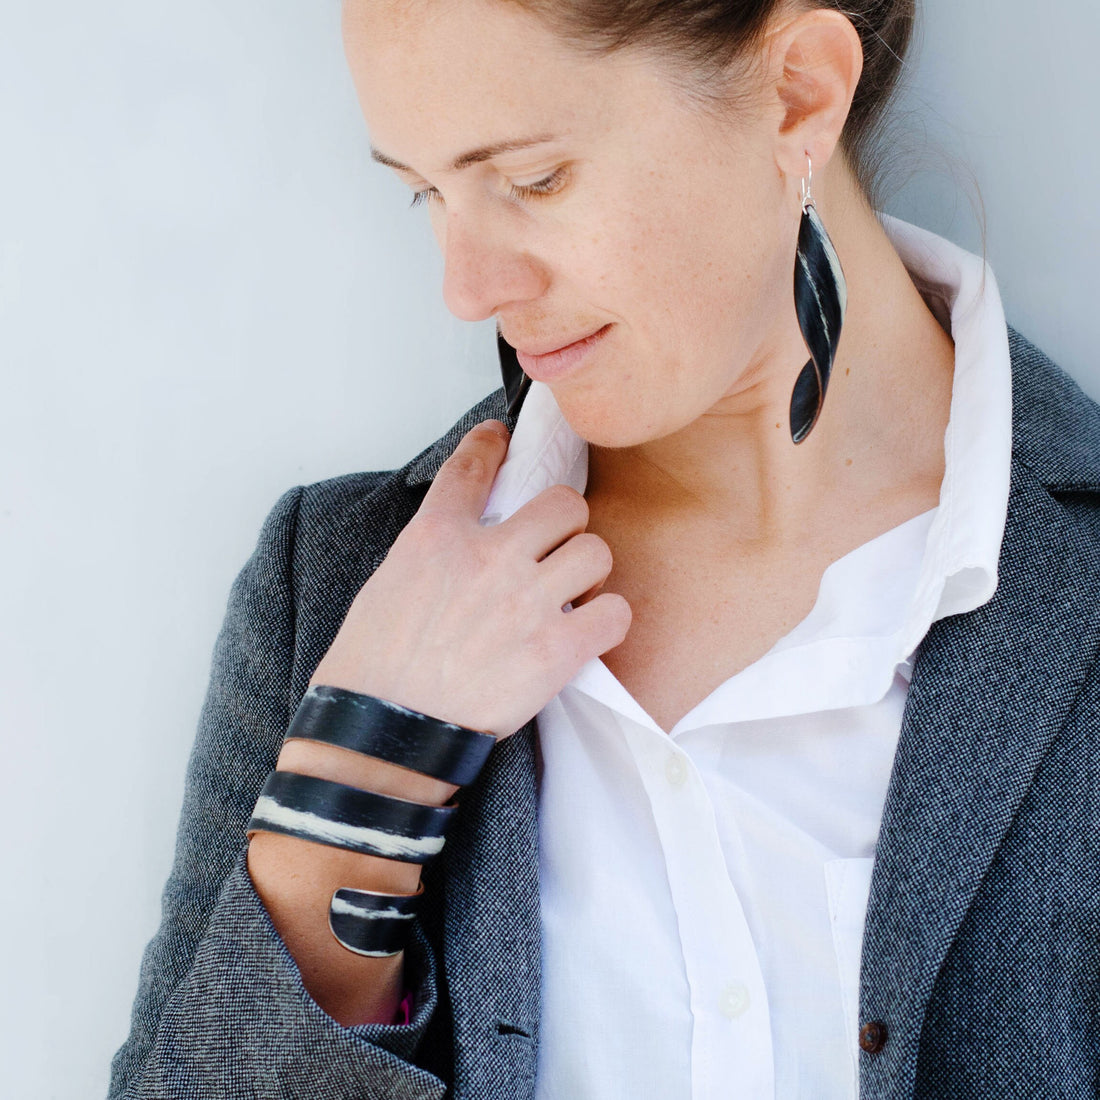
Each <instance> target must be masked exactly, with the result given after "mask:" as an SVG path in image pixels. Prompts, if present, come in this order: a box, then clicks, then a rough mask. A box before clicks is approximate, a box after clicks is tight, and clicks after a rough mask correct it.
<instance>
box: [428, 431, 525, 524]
mask: <svg viewBox="0 0 1100 1100" xmlns="http://www.w3.org/2000/svg"><path fill="white" fill-rule="evenodd" d="M509 438H510V436H509V434H508V429H507V428H506V427H505V426H504V425H503V424H502V423H501V422H500V421H499V420H486V421H485V422H484V423H483V424H478V425H477V427H475V428H471V429H470V430H469V431H468V432H467V433H466V434H465V435H464V436H463V437H462V439H461V441H460V442H459V444H458V446H457V447H456V448H455V449H454V452H453V453H452V454H451V457H450V458H448V459H447V461H446V462H444V463H443V465H442V466H441V467H440V469H439V473H438V474H436V475H435V479H434V480H433V481H432V483H431V485H430V486H429V487H428V492H427V495H426V496H425V497H424V503H423V504H422V505H421V506H420V507H421V511H424V510H427V511H434V512H448V513H451V514H452V515H461V516H470V517H472V518H473V519H475V520H476V519H479V518H480V517H481V513H482V512H483V511H484V510H485V502H486V501H487V500H488V499H489V490H490V489H492V487H493V479H494V478H495V477H496V474H497V470H499V469H500V464H501V463H502V462H503V461H504V456H505V455H506V454H507V453H508V440H509Z"/></svg>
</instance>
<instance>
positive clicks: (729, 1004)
mask: <svg viewBox="0 0 1100 1100" xmlns="http://www.w3.org/2000/svg"><path fill="white" fill-rule="evenodd" d="M721 1009H722V1015H723V1016H725V1017H726V1019H727V1020H736V1019H737V1017H738V1016H743V1015H744V1014H745V1013H746V1012H747V1011H748V1010H749V991H748V990H747V989H746V988H745V987H744V986H743V985H741V984H740V983H734V984H733V985H731V986H729V987H727V989H726V991H725V993H723V994H722V1000H721Z"/></svg>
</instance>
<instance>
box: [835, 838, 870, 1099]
mask: <svg viewBox="0 0 1100 1100" xmlns="http://www.w3.org/2000/svg"><path fill="white" fill-rule="evenodd" d="M874 864H875V861H874V860H873V859H830V860H828V861H826V863H825V892H826V895H827V897H828V902H829V924H830V926H831V928H832V932H833V951H834V952H835V953H836V967H837V975H838V977H839V979H840V1000H841V1005H842V1008H843V1012H844V1035H845V1039H846V1040H847V1043H846V1045H847V1048H848V1056H849V1057H850V1058H851V1059H852V1080H853V1081H854V1082H855V1092H854V1093H853V1097H854V1098H858V1095H859V964H860V958H861V955H862V952H863V922H864V920H865V919H866V917H867V899H868V898H869V897H870V896H871V869H872V868H873V867H874Z"/></svg>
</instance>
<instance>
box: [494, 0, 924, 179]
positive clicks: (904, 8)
mask: <svg viewBox="0 0 1100 1100" xmlns="http://www.w3.org/2000/svg"><path fill="white" fill-rule="evenodd" d="M513 2H515V3H518V4H519V5H520V6H521V7H524V8H526V9H527V10H529V11H530V12H531V13H532V14H534V15H536V16H538V17H539V18H540V19H542V20H543V21H544V22H546V23H547V24H548V25H550V26H551V27H553V29H554V30H555V31H557V32H558V33H560V34H561V35H562V36H563V37H564V38H566V39H568V40H570V41H573V42H576V43H578V44H580V45H582V46H583V47H585V48H588V49H595V50H597V51H599V52H604V53H610V52H612V51H614V50H618V49H622V48H624V47H635V48H637V47H642V48H645V49H651V50H653V51H655V52H657V53H658V54H659V55H660V56H663V57H668V58H670V59H673V60H676V59H679V60H682V61H684V62H686V64H687V65H688V67H690V68H693V69H696V70H698V71H699V72H700V73H701V74H706V75H709V76H710V77H711V79H712V81H713V77H714V76H716V75H717V74H718V73H720V72H725V71H726V70H727V68H728V66H729V65H730V64H731V63H733V62H735V61H736V60H738V59H739V58H741V57H747V56H749V55H750V54H752V53H753V52H754V47H756V46H758V45H759V44H760V43H761V42H762V41H763V38H764V35H765V32H766V31H767V29H768V27H769V25H770V23H771V21H772V19H773V18H774V17H775V16H776V15H777V14H778V13H779V12H780V11H781V10H782V9H784V8H785V7H788V6H789V5H790V2H791V0H725V2H722V0H513ZM796 2H797V3H798V4H799V5H800V6H805V7H807V8H810V7H820V8H830V9H833V10H835V11H839V12H840V13H841V14H842V15H844V16H846V17H847V18H848V19H849V20H850V21H851V23H852V25H853V26H854V27H855V29H856V31H857V33H858V34H859V37H860V41H861V43H862V44H863V72H862V75H861V76H860V80H859V85H858V87H857V88H856V91H855V96H854V98H853V100H852V107H851V111H850V113H849V115H848V121H847V123H846V124H845V127H844V132H843V133H842V135H841V139H840V143H841V148H842V149H843V151H844V153H845V155H846V156H847V159H848V163H849V164H850V165H851V167H852V170H853V172H854V173H855V175H856V179H857V180H858V181H859V184H860V186H861V187H862V188H863V190H864V193H865V194H866V195H867V196H868V198H873V195H874V191H875V188H876V183H877V179H878V175H879V168H880V164H879V156H878V150H877V144H878V143H877V138H878V136H879V131H880V128H881V127H882V125H883V124H884V123H885V121H886V118H887V108H888V106H889V104H890V100H891V98H892V96H893V93H894V91H895V89H896V87H897V84H898V78H899V76H900V75H901V70H902V62H903V59H904V57H905V53H906V51H907V49H908V48H909V42H910V39H911V38H912V35H913V25H914V22H915V19H916V0H846V2H842V0H796ZM706 75H704V78H703V80H704V83H705V81H706Z"/></svg>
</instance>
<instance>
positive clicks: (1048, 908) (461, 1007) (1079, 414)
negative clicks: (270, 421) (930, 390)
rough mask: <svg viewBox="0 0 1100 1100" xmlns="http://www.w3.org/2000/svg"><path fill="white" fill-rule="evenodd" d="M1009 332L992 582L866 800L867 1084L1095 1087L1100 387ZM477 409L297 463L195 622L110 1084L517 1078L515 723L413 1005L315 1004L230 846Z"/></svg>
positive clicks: (530, 768)
mask: <svg viewBox="0 0 1100 1100" xmlns="http://www.w3.org/2000/svg"><path fill="white" fill-rule="evenodd" d="M1011 348H1012V361H1013V377H1014V408H1015V411H1014V429H1013V430H1014V446H1013V458H1012V482H1011V494H1010V499H1009V507H1008V521H1007V527H1006V530H1005V537H1004V544H1003V549H1002V554H1001V563H1000V583H999V586H998V589H997V592H996V594H995V596H994V597H993V599H992V600H991V601H990V602H989V603H988V604H986V605H985V606H984V607H982V608H979V609H978V610H977V611H974V612H971V613H969V614H965V615H959V616H955V617H952V618H949V619H945V620H943V621H941V622H939V623H937V624H936V625H935V626H934V627H933V628H932V630H931V631H930V632H929V634H928V636H927V637H926V638H925V640H924V642H923V643H922V645H921V647H920V649H919V651H918V654H917V659H916V664H915V670H914V675H913V680H912V685H911V688H910V692H909V697H908V703H907V706H906V709H905V716H904V721H903V724H902V730H901V739H900V743H899V746H898V750H897V756H896V760H895V764H894V770H893V775H892V777H891V780H890V786H889V793H888V795H887V799H886V807H885V813H884V816H883V820H882V826H881V832H880V835H879V841H878V848H877V854H876V860H875V867H874V876H873V881H872V887H871V899H870V907H869V910H868V914H867V923H866V932H865V936H864V944H863V960H862V988H861V997H860V1002H861V1003H860V1011H861V1014H862V1015H861V1018H862V1019H863V1020H865V1021H872V1020H874V1021H881V1022H883V1023H884V1024H885V1025H886V1028H887V1036H888V1037H887V1041H886V1043H885V1045H884V1046H883V1047H882V1049H881V1050H880V1051H879V1052H877V1053H874V1054H868V1053H862V1054H861V1059H862V1061H861V1067H860V1081H861V1084H860V1095H861V1096H862V1097H865V1098H871V1097H874V1098H876V1100H900V1098H902V1097H920V1098H924V1100H933V1098H935V1100H951V1098H959V1100H962V1098H975V1097H989V1098H994V1097H996V1098H1007V1097H1018V1098H1020V1100H1024V1098H1027V1100H1034V1098H1036V1097H1067V1098H1068V1097H1086V1096H1088V1097H1093V1096H1096V1095H1097V1093H1098V1088H1100V1019H1098V1015H1100V850H1098V842H1100V774H1098V761H1100V671H1098V665H1097V655H1098V650H1100V613H1098V609H1100V599H1098V597H1100V498H1098V493H1100V409H1098V408H1097V407H1096V406H1095V405H1094V404H1093V403H1092V402H1091V401H1089V400H1088V399H1087V398H1086V397H1085V396H1084V395H1083V394H1082V393H1081V391H1080V390H1079V389H1078V388H1077V387H1076V386H1075V385H1074V384H1073V383H1072V382H1071V381H1070V380H1069V379H1068V378H1067V377H1066V376H1065V375H1064V374H1062V373H1061V372H1060V371H1059V369H1058V368H1057V367H1055V366H1054V365H1053V364H1052V363H1051V362H1050V361H1049V360H1048V359H1046V358H1045V357H1044V356H1043V355H1042V354H1041V353H1040V352H1038V351H1037V350H1036V349H1035V348H1033V347H1032V346H1031V345H1029V344H1028V343H1027V342H1026V341H1025V340H1023V339H1022V338H1021V337H1019V336H1018V335H1017V334H1015V333H1012V334H1011ZM502 414H503V401H502V398H501V394H500V393H497V394H494V395H492V396H491V397H489V398H488V399H486V400H485V401H484V402H482V403H481V404H480V405H478V406H477V407H476V408H474V409H472V410H471V411H470V412H469V413H467V415H466V416H464V417H463V418H462V420H461V421H460V422H459V423H458V424H457V425H455V427H454V429H453V430H452V431H451V432H449V433H448V434H447V435H446V436H445V437H444V438H443V439H441V440H440V441H439V442H438V443H436V444H435V445H434V446H432V447H431V448H429V449H428V450H427V451H425V452H424V453H423V454H421V455H420V456H419V457H418V458H417V459H415V460H414V461H413V462H412V463H410V464H409V465H408V466H406V467H405V468H404V469H402V470H399V471H397V472H393V473H385V474H355V475H351V476H348V477H342V478H337V479H335V480H333V481H327V482H323V483H321V484H318V485H312V486H309V487H306V488H298V489H294V490H292V491H290V492H288V493H287V494H286V495H285V496H283V497H282V499H281V500H279V502H278V503H277V504H276V505H275V508H274V510H273V511H272V513H271V515H270V516H269V517H268V519H267V522H266V523H265V525H264V528H263V531H262V533H261V535H260V540H259V545H258V547H257V549H256V551H255V553H254V554H253V556H252V558H251V559H250V560H249V562H248V563H247V564H246V565H245V567H244V569H243V571H242V572H241V574H240V576H239V577H238V578H237V581H236V583H235V584H234V587H233V590H232V595H231V597H230V601H229V610H228V614H227V617H226V620H225V625H224V627H223V629H222V632H221V635H220V637H219V639H218V643H217V649H216V652H215V658H214V665H213V674H212V678H211V683H210V690H209V695H208V697H207V700H206V703H205V706H204V709H203V712H202V718H201V722H200V726H199V731H198V738H197V740H196V743H195V747H194V752H193V755H192V757H191V762H190V765H189V770H188V775H187V788H186V796H185V800H184V805H183V813H182V818H181V822H180V829H179V838H178V847H177V852H176V858H175V864H174V867H173V870H172V874H171V877H170V879H169V881H168V884H167V887H166V889H165V892H164V915H163V921H162V924H161V926H160V929H159V931H158V932H157V934H156V936H155V937H154V939H153V940H152V942H151V943H150V944H149V947H148V948H147V950H146V953H145V957H144V961H143V965H142V971H141V981H140V988H139V990H138V996H137V1001H136V1004H135V1006H134V1012H133V1028H132V1032H131V1034H130V1037H129V1039H128V1040H127V1042H126V1043H125V1045H124V1046H123V1047H122V1048H121V1050H120V1051H119V1052H118V1054H117V1055H116V1057H115V1060H114V1064H113V1078H112V1084H111V1092H110V1096H111V1097H114V1098H122V1097H129V1098H138V1097H140V1098H145V1100H154V1098H156V1100H167V1098H176V1097H181V1098H182V1097H187V1098H207V1097H210V1098H212V1097H226V1098H229V1097H233V1098H237V1097H241V1098H243V1097H259V1098H263V1100H272V1098H284V1097H285V1098H287V1100H291V1098H293V1100H343V1098H347V1100H351V1098H357V1100H367V1098H381V1097H387V1098H413V1097H416V1098H421V1100H427V1098H429V1097H442V1096H444V1095H450V1096H453V1097H455V1098H459V1100H519V1098H523V1100H530V1098H531V1097H532V1096H533V1095H534V1080H535V1064H536V1051H537V1045H538V1035H539V909H538V847H537V826H536V806H537V803H536V790H537V788H536V765H537V748H536V745H537V734H536V731H535V728H534V724H533V723H532V724H530V725H528V726H527V727H526V728H525V729H523V730H522V731H521V732H520V733H518V734H517V735H516V736H514V737H512V738H510V739H509V740H507V741H505V742H502V743H501V744H500V745H498V746H497V748H495V749H494V750H493V754H492V756H491V757H490V761H489V764H488V765H487V766H486V769H485V771H484V772H483V774H482V776H481V777H480V778H479V780H478V781H477V782H476V784H474V785H472V786H471V787H470V788H469V789H468V790H467V791H466V792H465V796H464V801H463V806H462V809H461V811H460V814H459V818H458V821H457V823H456V828H455V830H454V832H453V833H452V835H451V839H450V840H449V841H448V844H447V847H446V849H445V850H444V853H443V855H442V856H441V857H439V858H438V859H437V860H436V861H435V862H433V863H432V864H430V865H429V866H428V868H427V869H426V872H425V877H426V879H427V897H428V898H429V899H430V903H431V904H430V905H429V906H428V908H427V911H426V912H425V914H424V916H423V918H422V920H421V921H420V923H419V925H418V927H417V929H416V940H415V943H414V945H413V947H412V948H411V949H410V951H409V956H408V958H409V974H410V978H411V981H412V983H413V985H414V987H415V988H416V989H417V991H418V992H417V996H416V1003H415V1011H414V1019H413V1021H412V1024H411V1026H409V1027H405V1028H396V1027H388V1026H373V1025H372V1026H363V1027H353V1028H343V1027H340V1026H339V1025H337V1024H336V1023H335V1022H334V1021H333V1020H332V1019H330V1018H329V1017H328V1016H326V1015H325V1014H324V1013H323V1012H322V1011H321V1010H320V1009H319V1008H318V1007H317V1006H316V1005H315V1004H314V1003H313V1001H312V1000H311V999H310V997H309V996H308V995H307V993H306V992H305V990H304V988H303V986H302V983H301V980H300V978H299V975H298V971H297V969H296V967H295V965H294V962H293V960H292V959H291V957H290V955H289V954H288V953H287V951H286V949H285V947H284V946H283V944H282V942H281V941H280V939H279V938H278V936H277V935H276V934H275V932H274V929H273V928H272V925H271V923H270V921H269V919H268V917H267V915H266V913H265V911H264V909H263V906H262V905H261V904H260V902H259V900H258V899H257V897H256V894H255V892H254V891H253V889H252V887H251V884H250V881H249V878H248V875H247V873H246V871H245V866H244V862H243V856H244V849H245V839H244V827H245V822H246V821H247V820H248V817H249V814H250V811H251V809H252V805H253V803H254V801H255V799H256V795H257V792H258V791H259V788H260V786H261V784H262V783H263V780H264V778H265V776H266V775H267V773H268V772H269V771H270V770H271V768H272V766H273V765H274V762H275V757H276V755H277V753H278V751H279V746H280V740H281V737H282V734H283V731H284V729H285V728H286V726H287V723H288V721H289V718H290V716H291V714H292V712H293V710H294V708H295V706H296V705H297V702H298V700H299V698H300V697H301V695H302V694H303V692H304V691H305V688H306V685H307V682H308V680H309V677H310V675H311V674H312V672H313V670H314V668H315V667H316V665H317V663H318V661H319V660H320V658H321V656H322V654H323V653H324V652H325V650H326V648H327V647H328V645H329V644H330V642H331V641H332V638H333V636H334V635H335V633H336V631H337V628H338V627H339V625H340V622H341V619H342V617H343V615H344V612H345V611H346V609H347V607H348V605H349V604H350V602H351V600H352V597H353V596H354V595H355V593H356V591H357V590H358V589H359V587H360V586H361V585H362V584H363V582H364V581H365V580H366V578H367V577H368V576H370V574H371V571H372V570H373V569H375V568H376V567H377V565H378V564H379V562H381V560H382V559H383V557H384V556H385V554H386V552H387V550H388V548H389V546H390V545H391V543H392V542H393V540H394V538H395V537H396V535H397V533H398V532H399V531H400V530H401V528H402V526H403V525H404V524H405V523H406V522H407V521H408V520H409V518H410V517H411V516H412V515H413V513H414V512H415V510H416V508H417V506H418V505H419V503H420V501H421V499H422V498H423V494H424V491H425V488H426V486H427V484H428V482H429V481H430V480H431V478H432V477H433V476H434V474H435V472H436V471H437V470H438V469H439V466H440V464H441V463H442V462H443V460H444V459H445V458H446V456H447V455H448V454H449V453H450V452H451V450H452V449H453V447H454V446H455V444H456V443H457V441H458V439H459V438H460V437H461V435H462V434H463V433H464V432H465V431H466V430H467V429H468V428H470V427H471V426H472V425H473V424H475V423H477V422H478V421H480V420H482V419H484V418H485V417H487V416H492V415H495V416H498V417H499V416H502ZM503 687H504V685H502V689H503ZM577 1026H578V1027H596V1028H598V1027H601V1026H603V1024H602V1021H600V1020H587V1019H586V1020H578V1021H577ZM735 1093H736V1085H735V1083H734V1082H731V1085H730V1094H731V1096H732V1095H735ZM562 1100H571V1098H568V1097H563V1098H562ZM657 1100H660V1098H657Z"/></svg>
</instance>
